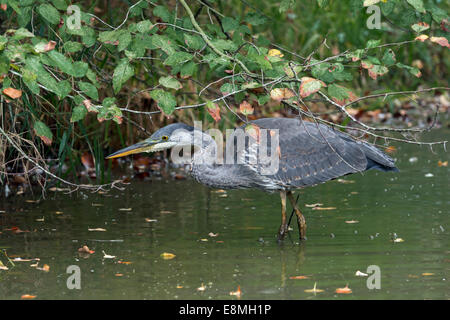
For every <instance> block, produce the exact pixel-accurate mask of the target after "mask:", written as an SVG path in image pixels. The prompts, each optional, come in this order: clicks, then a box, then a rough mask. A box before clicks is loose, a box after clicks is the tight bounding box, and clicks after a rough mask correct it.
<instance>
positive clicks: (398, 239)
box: [392, 238, 405, 243]
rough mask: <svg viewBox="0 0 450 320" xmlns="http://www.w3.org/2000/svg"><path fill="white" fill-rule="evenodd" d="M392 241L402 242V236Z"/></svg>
mask: <svg viewBox="0 0 450 320" xmlns="http://www.w3.org/2000/svg"><path fill="white" fill-rule="evenodd" d="M392 241H393V242H394V243H398V242H404V241H405V240H403V239H402V238H397V239H394V240H392Z"/></svg>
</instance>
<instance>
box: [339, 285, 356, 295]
mask: <svg viewBox="0 0 450 320" xmlns="http://www.w3.org/2000/svg"><path fill="white" fill-rule="evenodd" d="M336 293H340V294H350V293H352V289H350V288H349V287H348V285H346V286H345V287H344V288H337V289H336Z"/></svg>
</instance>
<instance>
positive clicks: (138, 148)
mask: <svg viewBox="0 0 450 320" xmlns="http://www.w3.org/2000/svg"><path fill="white" fill-rule="evenodd" d="M193 131H194V127H191V126H188V125H187V124H184V123H173V124H169V125H168V126H165V127H163V128H161V129H159V130H158V131H156V132H155V133H153V134H152V135H151V137H150V138H148V139H146V140H144V141H141V142H138V143H136V144H133V145H132V146H129V147H126V148H124V149H121V150H119V151H116V152H114V153H112V154H110V155H109V156H107V157H106V159H113V158H119V157H124V156H127V155H130V154H134V153H141V152H156V151H162V150H166V149H170V148H173V147H175V146H186V145H192V143H193V136H194V135H193Z"/></svg>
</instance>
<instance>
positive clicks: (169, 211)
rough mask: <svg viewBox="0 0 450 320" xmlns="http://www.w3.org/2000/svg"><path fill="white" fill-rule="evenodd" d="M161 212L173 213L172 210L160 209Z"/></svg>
mask: <svg viewBox="0 0 450 320" xmlns="http://www.w3.org/2000/svg"><path fill="white" fill-rule="evenodd" d="M159 213H173V212H172V211H169V210H162V211H160V212H159Z"/></svg>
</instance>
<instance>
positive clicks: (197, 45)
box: [184, 33, 205, 50]
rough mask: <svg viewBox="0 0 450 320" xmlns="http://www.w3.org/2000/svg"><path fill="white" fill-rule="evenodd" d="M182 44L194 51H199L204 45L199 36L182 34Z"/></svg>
mask: <svg viewBox="0 0 450 320" xmlns="http://www.w3.org/2000/svg"><path fill="white" fill-rule="evenodd" d="M184 43H186V45H187V46H188V48H190V49H194V50H200V49H202V48H203V46H204V45H205V42H204V41H203V39H202V38H201V37H199V36H195V35H190V34H188V33H185V34H184Z"/></svg>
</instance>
